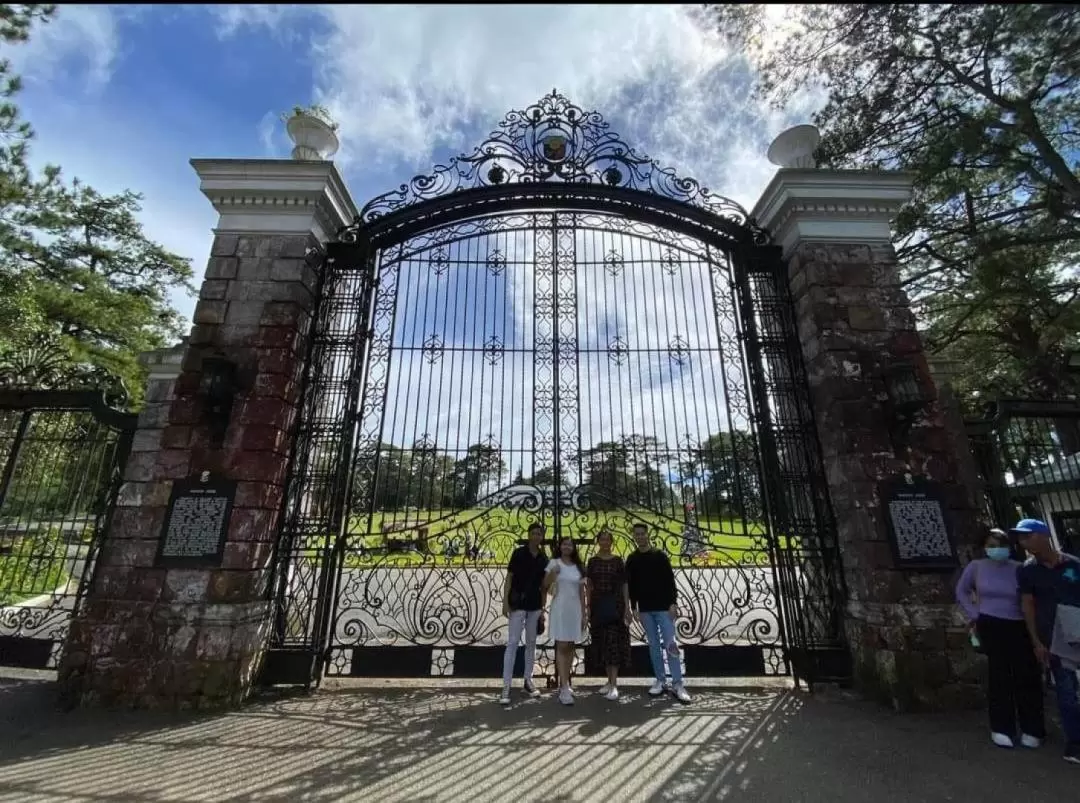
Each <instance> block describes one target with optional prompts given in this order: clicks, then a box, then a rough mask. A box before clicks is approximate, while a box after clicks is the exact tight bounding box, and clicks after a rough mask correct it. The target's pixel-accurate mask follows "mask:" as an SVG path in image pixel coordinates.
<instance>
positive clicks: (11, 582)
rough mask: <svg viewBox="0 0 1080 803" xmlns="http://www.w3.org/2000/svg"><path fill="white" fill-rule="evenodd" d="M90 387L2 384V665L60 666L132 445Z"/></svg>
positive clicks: (126, 425) (125, 424)
mask: <svg viewBox="0 0 1080 803" xmlns="http://www.w3.org/2000/svg"><path fill="white" fill-rule="evenodd" d="M135 420H136V417H135V416H134V415H128V414H125V413H119V412H117V411H115V410H113V409H111V408H109V407H107V406H106V404H105V402H104V399H103V398H102V396H101V395H100V394H99V393H95V392H90V391H29V392H19V391H0V665H3V666H18V667H25V668H31V669H51V668H53V667H55V666H56V662H57V659H58V657H59V652H60V649H61V648H62V646H63V643H64V638H65V636H66V635H67V631H68V626H69V624H70V622H71V616H72V613H73V611H74V610H75V606H76V605H77V604H78V602H79V600H80V599H81V598H82V595H83V592H84V591H85V589H86V587H87V584H88V583H89V582H90V580H91V578H92V576H93V570H94V564H95V560H96V558H97V553H98V548H99V547H100V544H101V535H102V534H103V533H104V532H105V528H106V525H107V519H108V515H109V513H110V511H111V510H112V506H113V502H114V501H115V497H116V493H117V490H118V489H119V485H120V476H121V473H122V469H123V465H124V461H125V460H126V458H127V454H128V451H129V450H130V448H131V438H132V435H133V433H134V429H135Z"/></svg>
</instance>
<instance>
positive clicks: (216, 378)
mask: <svg viewBox="0 0 1080 803" xmlns="http://www.w3.org/2000/svg"><path fill="white" fill-rule="evenodd" d="M236 373H237V372H236V363H234V362H232V361H231V360H229V359H228V358H226V357H225V356H224V355H223V354H208V355H207V356H205V357H203V360H202V379H201V380H200V383H199V390H200V394H201V395H202V398H203V419H204V420H205V422H206V425H207V427H208V428H209V430H210V440H211V443H212V444H213V445H214V446H217V447H220V446H221V445H222V444H223V443H224V442H225V433H226V431H227V430H228V429H229V418H230V417H231V416H232V408H233V401H234V400H235V399H236V391H237V382H236V378H237V377H236Z"/></svg>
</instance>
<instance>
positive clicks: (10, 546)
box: [0, 531, 68, 605]
mask: <svg viewBox="0 0 1080 803" xmlns="http://www.w3.org/2000/svg"><path fill="white" fill-rule="evenodd" d="M0 543H2V545H3V546H4V547H5V548H4V550H3V554H0V605H14V604H15V603H18V602H23V601H24V600H28V599H33V598H34V597H36V596H39V595H40V594H48V593H49V592H51V591H53V590H55V589H57V588H59V587H60V586H62V585H64V583H65V581H67V580H68V573H67V568H68V562H67V561H66V560H64V559H63V555H64V554H65V550H66V548H65V547H64V546H63V544H62V542H61V541H60V539H59V536H58V534H57V533H56V531H47V532H44V533H35V534H33V535H20V536H16V537H15V538H14V539H5V540H4V541H3V542H0Z"/></svg>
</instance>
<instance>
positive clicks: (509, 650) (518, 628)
mask: <svg viewBox="0 0 1080 803" xmlns="http://www.w3.org/2000/svg"><path fill="white" fill-rule="evenodd" d="M539 624H540V611H510V632H509V633H508V634H507V636H506V653H505V654H504V655H503V686H505V687H506V688H508V689H509V688H510V681H511V680H512V679H513V677H514V658H516V657H517V648H518V644H520V643H521V633H522V631H525V679H526V680H531V679H532V673H533V665H534V664H535V663H536V629H537V626H538V625H539Z"/></svg>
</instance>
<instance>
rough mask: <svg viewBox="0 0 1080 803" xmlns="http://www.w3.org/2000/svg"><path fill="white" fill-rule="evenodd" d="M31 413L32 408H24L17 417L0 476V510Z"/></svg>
mask: <svg viewBox="0 0 1080 803" xmlns="http://www.w3.org/2000/svg"><path fill="white" fill-rule="evenodd" d="M32 413H33V410H24V411H23V414H22V416H21V417H20V418H19V425H18V427H16V428H15V438H14V440H13V441H12V446H11V451H10V452H9V453H8V459H7V464H6V465H5V466H4V475H3V477H0V510H3V509H4V500H5V499H7V495H8V490H9V489H10V488H11V478H12V476H13V475H14V474H15V464H16V463H17V462H18V460H19V453H20V452H21V451H22V444H23V440H24V439H25V438H26V430H27V428H28V427H29V426H30V416H31V414H32Z"/></svg>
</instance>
